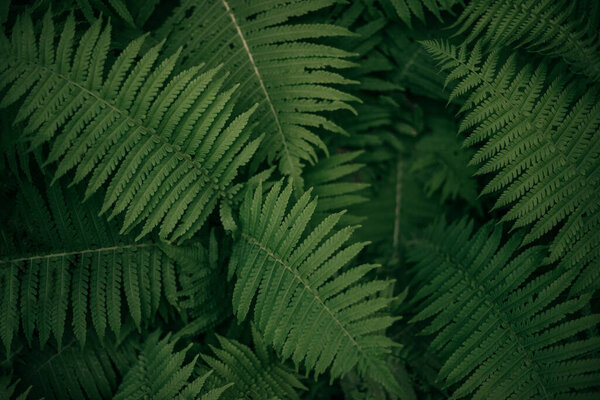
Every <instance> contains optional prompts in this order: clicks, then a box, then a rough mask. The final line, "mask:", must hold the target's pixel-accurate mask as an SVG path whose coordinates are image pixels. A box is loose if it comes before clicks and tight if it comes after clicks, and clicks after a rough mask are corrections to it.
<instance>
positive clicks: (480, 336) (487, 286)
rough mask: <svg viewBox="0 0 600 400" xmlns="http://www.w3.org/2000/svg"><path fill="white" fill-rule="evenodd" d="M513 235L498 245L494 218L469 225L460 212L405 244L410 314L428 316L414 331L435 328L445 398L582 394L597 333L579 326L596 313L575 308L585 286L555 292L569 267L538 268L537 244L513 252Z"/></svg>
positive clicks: (598, 370) (590, 384) (593, 367)
mask: <svg viewBox="0 0 600 400" xmlns="http://www.w3.org/2000/svg"><path fill="white" fill-rule="evenodd" d="M521 236H522V235H519V234H514V235H512V236H511V237H510V238H509V239H508V240H507V241H506V243H505V244H504V245H501V242H502V229H501V228H500V227H499V226H498V225H496V226H495V227H494V224H493V223H489V224H487V225H485V226H484V227H483V228H481V229H480V230H479V231H476V232H473V224H472V223H468V222H467V221H466V220H462V221H461V222H459V223H455V224H452V225H449V226H446V224H445V223H444V222H443V221H442V222H440V223H438V224H436V225H434V226H432V227H431V228H430V229H428V230H427V231H426V233H425V235H424V236H423V237H422V238H419V239H417V240H415V241H414V242H413V246H412V248H411V250H410V258H411V259H412V260H413V261H414V262H415V263H416V266H415V267H414V272H415V277H416V283H417V288H418V291H417V292H416V294H415V296H414V300H415V302H419V307H418V309H419V313H418V314H417V315H416V316H415V317H414V318H413V320H412V322H418V321H424V320H427V321H429V322H428V325H427V327H426V328H425V329H424V333H427V334H435V338H434V339H433V341H432V343H431V351H433V352H435V353H436V354H438V355H439V356H440V357H441V359H442V360H443V361H444V364H443V366H442V367H441V369H440V372H439V375H440V377H441V378H442V379H444V381H445V383H446V385H447V386H452V387H455V388H456V389H455V390H454V393H453V396H452V398H463V397H467V396H470V395H472V397H470V398H472V399H474V400H478V399H514V398H518V399H523V400H526V399H556V398H592V397H593V396H594V394H592V393H591V392H589V391H588V390H593V391H594V393H595V394H596V395H597V394H598V390H599V387H598V382H599V381H598V377H599V376H600V362H599V361H600V360H598V359H597V358H594V357H595V356H596V355H597V353H598V350H600V337H598V336H592V337H589V336H588V335H587V334H585V333H586V332H588V331H589V330H590V329H591V328H594V327H595V326H597V324H598V323H600V315H597V314H595V315H594V314H593V315H585V316H581V314H579V311H581V310H582V308H584V307H585V306H586V304H588V303H589V300H590V296H589V295H584V296H580V297H575V298H572V299H569V300H564V298H563V297H561V296H560V295H561V294H562V293H564V292H565V290H566V289H567V287H568V286H569V284H570V283H571V281H572V279H573V277H574V275H575V274H574V273H573V271H567V272H566V273H564V274H563V275H559V274H557V273H556V271H550V272H545V273H544V272H542V271H541V270H540V268H539V267H540V265H541V261H542V259H543V257H544V255H545V249H544V248H542V247H532V248H528V249H526V250H524V251H521V252H519V251H518V249H519V244H520V240H521ZM582 334H583V335H582ZM578 396H581V397H578ZM586 396H591V397H586Z"/></svg>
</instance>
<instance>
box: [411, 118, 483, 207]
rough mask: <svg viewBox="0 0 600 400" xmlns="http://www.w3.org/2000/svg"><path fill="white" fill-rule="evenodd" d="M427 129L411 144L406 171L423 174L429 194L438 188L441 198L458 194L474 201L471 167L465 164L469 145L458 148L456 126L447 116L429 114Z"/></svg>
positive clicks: (446, 198)
mask: <svg viewBox="0 0 600 400" xmlns="http://www.w3.org/2000/svg"><path fill="white" fill-rule="evenodd" d="M428 122H429V124H430V125H431V132H430V133H429V134H426V135H423V137H421V138H420V139H419V140H418V142H417V143H416V144H415V155H414V160H413V161H412V162H411V163H410V171H411V172H418V173H421V174H423V175H424V176H425V178H424V179H425V190H426V191H427V196H429V197H431V196H432V195H433V193H435V192H436V191H440V192H441V193H440V194H439V198H440V200H441V201H442V202H444V201H446V200H448V199H451V200H455V199H456V198H457V197H459V196H460V197H462V198H463V199H464V200H465V201H467V202H468V203H469V204H471V205H474V206H475V205H477V182H476V181H475V179H473V175H475V171H476V170H475V168H474V167H473V166H470V165H469V160H470V158H471V157H472V156H473V152H472V151H471V149H462V148H461V140H460V138H459V137H458V136H457V135H456V133H457V130H458V127H457V124H455V123H454V121H452V120H451V119H448V118H435V117H433V116H430V117H429V118H428Z"/></svg>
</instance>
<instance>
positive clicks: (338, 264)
mask: <svg viewBox="0 0 600 400" xmlns="http://www.w3.org/2000/svg"><path fill="white" fill-rule="evenodd" d="M281 187H282V182H281V181H280V182H278V183H276V184H275V185H274V186H273V188H272V189H271V190H270V191H269V193H268V194H267V196H266V197H265V199H264V201H263V197H262V196H263V193H262V188H261V186H260V185H259V186H258V188H257V189H256V190H254V191H248V192H247V195H246V199H245V200H244V203H243V204H242V207H241V210H240V220H241V228H240V230H241V232H240V235H239V236H240V237H239V239H238V240H237V242H236V245H235V247H234V250H233V254H232V258H231V264H230V269H231V271H232V272H235V274H236V276H237V281H236V284H235V288H234V291H233V308H234V312H235V314H236V316H237V317H238V318H239V319H241V320H244V319H245V318H246V316H247V314H248V312H249V309H250V304H251V302H252V300H253V298H255V297H256V304H255V306H254V310H253V314H254V321H255V322H256V324H257V327H258V329H259V330H260V332H261V333H262V334H263V335H264V337H265V341H267V342H270V343H272V344H273V346H274V347H275V349H277V351H278V352H280V353H281V355H282V357H283V358H284V359H287V358H290V357H291V358H292V360H293V361H294V362H295V363H296V364H299V363H301V362H303V361H304V363H305V365H306V367H307V368H308V369H310V370H314V371H315V373H316V374H317V375H318V374H321V373H323V372H325V371H326V369H327V368H330V369H331V371H330V373H331V375H332V376H333V377H338V376H341V375H344V374H345V373H347V372H348V371H349V370H350V369H352V368H353V367H354V366H357V368H358V370H359V371H361V372H365V373H367V374H369V375H370V376H372V377H373V378H374V379H376V380H378V381H380V382H382V383H383V384H385V385H386V386H387V387H388V388H390V389H392V390H396V391H398V390H399V388H398V387H397V386H398V385H397V383H396V382H395V381H394V378H393V377H392V376H391V374H390V373H389V371H388V370H387V367H386V366H385V364H382V359H385V354H387V353H389V349H390V347H391V346H392V345H393V342H391V341H390V340H389V339H388V338H386V337H385V336H383V335H381V331H382V330H384V329H386V328H387V327H389V326H390V325H391V324H392V323H393V321H394V318H393V317H391V316H389V315H379V311H382V310H384V309H385V307H386V306H387V305H388V304H389V303H390V301H391V300H392V299H391V298H389V297H386V296H376V294H377V293H379V292H381V291H383V290H384V289H386V287H388V286H389V285H390V282H387V281H377V280H375V281H371V282H369V283H360V280H361V278H362V277H363V276H365V275H366V274H367V273H368V272H369V271H371V270H372V269H373V268H375V267H377V266H376V265H369V264H364V265H361V266H358V267H354V268H351V269H348V270H346V271H343V273H341V272H342V269H343V268H344V266H345V265H346V264H347V263H348V262H349V261H350V260H351V259H352V258H353V257H355V256H356V255H357V254H358V253H359V252H360V250H362V248H363V247H364V246H365V244H366V243H354V244H350V245H349V246H347V247H342V246H344V243H346V242H347V241H348V239H349V238H350V235H351V234H352V231H353V230H354V229H353V228H352V227H347V228H343V229H341V230H339V231H337V232H336V231H333V229H334V227H335V225H336V224H337V222H338V221H339V219H340V217H341V214H340V213H337V214H332V215H330V216H329V217H328V218H326V219H324V220H323V221H322V222H321V223H319V224H318V225H317V227H316V228H315V229H314V230H313V231H311V232H310V233H307V234H305V235H304V237H303V233H304V231H305V230H306V227H307V226H308V224H309V221H310V218H311V216H312V214H313V212H314V210H315V208H316V206H317V202H316V201H315V200H312V201H311V200H310V192H306V193H305V194H304V195H302V197H300V199H299V200H298V202H297V203H296V204H295V205H294V206H293V207H292V208H291V210H290V212H289V213H288V214H286V208H287V203H288V201H289V198H290V196H291V194H292V186H291V184H288V185H287V186H286V187H285V188H284V189H282V188H281ZM338 272H339V273H340V274H339V276H336V273H338ZM296 310H304V311H303V312H297V311H296ZM323 337H325V338H327V339H326V340H323Z"/></svg>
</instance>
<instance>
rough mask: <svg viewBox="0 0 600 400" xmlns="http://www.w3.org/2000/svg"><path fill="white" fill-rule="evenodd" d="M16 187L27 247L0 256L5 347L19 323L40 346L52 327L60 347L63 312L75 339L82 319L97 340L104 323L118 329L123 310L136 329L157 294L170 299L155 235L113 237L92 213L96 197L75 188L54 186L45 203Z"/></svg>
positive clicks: (82, 331)
mask: <svg viewBox="0 0 600 400" xmlns="http://www.w3.org/2000/svg"><path fill="white" fill-rule="evenodd" d="M21 190H22V191H21V197H20V207H19V210H18V215H17V221H18V222H19V223H22V224H25V225H24V226H23V227H19V228H24V231H23V232H22V233H18V234H17V236H16V239H17V240H19V241H21V242H22V243H24V244H26V245H27V248H28V249H29V251H30V252H29V253H26V254H23V253H21V254H19V253H16V254H14V255H11V256H6V255H4V256H3V257H2V259H0V266H1V270H0V271H1V281H0V282H1V290H0V293H2V294H3V298H2V315H3V318H2V321H1V322H0V327H1V330H0V331H1V337H2V341H3V342H4V345H5V346H6V347H7V349H8V350H7V351H8V352H10V346H11V342H12V340H13V337H14V336H15V334H17V333H18V332H19V330H20V329H22V332H23V333H24V335H25V337H26V338H27V340H28V341H29V343H31V342H32V340H33V337H34V332H37V334H38V336H39V341H40V345H41V346H42V347H44V344H45V343H46V342H47V341H48V339H49V338H50V335H51V334H52V335H53V336H54V338H55V339H56V342H57V344H58V349H59V350H60V348H61V343H62V338H63V334H64V333H65V329H66V327H65V323H67V319H69V321H68V325H70V326H72V331H73V333H74V334H75V336H76V338H77V339H78V340H79V342H80V343H81V344H82V345H83V344H84V343H85V341H86V334H87V330H88V324H89V323H90V322H91V324H92V325H93V327H94V330H95V331H96V333H97V335H98V337H99V338H100V339H102V338H104V336H105V335H106V330H107V328H110V329H111V330H112V331H113V332H114V333H115V335H116V336H119V332H120V330H121V326H122V323H123V318H124V316H125V315H124V313H127V314H129V317H131V318H132V319H133V321H134V322H135V324H136V326H137V327H138V329H139V328H140V326H141V325H142V323H146V322H147V321H149V320H150V318H151V317H152V316H153V315H154V314H155V313H156V310H157V308H158V306H159V302H160V301H161V299H162V298H163V297H166V298H167V299H168V300H169V301H170V302H171V303H173V304H174V303H175V301H176V286H175V284H176V283H175V279H176V278H175V266H174V263H173V261H172V260H171V259H169V258H168V257H167V256H166V255H165V254H164V253H163V252H162V251H161V250H160V249H159V246H158V244H157V243H155V242H149V241H147V242H135V241H134V240H133V238H132V237H129V238H128V237H119V236H118V230H117V228H116V227H115V226H114V224H109V223H107V222H106V221H104V220H103V219H100V218H98V217H97V216H96V215H95V213H94V211H93V210H97V209H98V207H99V202H98V201H94V200H97V197H94V198H92V199H90V201H89V202H87V203H86V204H85V205H82V204H80V203H79V198H80V197H79V196H78V194H77V192H76V191H75V190H73V189H70V190H65V191H63V190H61V188H60V186H59V185H54V186H52V187H51V188H50V189H48V192H47V198H48V203H47V204H46V201H45V200H44V198H42V196H41V195H40V194H39V192H37V189H36V188H35V187H34V186H33V185H31V184H26V183H23V184H22V186H21ZM31 210H35V213H31ZM17 232H19V231H17ZM22 235H25V236H22ZM29 246H31V247H29ZM44 246H47V247H44ZM32 248H35V249H39V250H38V251H36V252H35V253H31V249H32ZM123 297H124V298H123ZM20 327H21V328H20Z"/></svg>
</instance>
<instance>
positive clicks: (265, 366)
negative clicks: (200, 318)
mask: <svg viewBox="0 0 600 400" xmlns="http://www.w3.org/2000/svg"><path fill="white" fill-rule="evenodd" d="M252 337H253V339H254V347H255V351H252V349H250V348H249V347H248V346H245V345H243V344H242V343H239V342H238V341H236V340H229V339H226V338H224V337H221V336H217V339H218V341H219V345H220V348H217V347H214V346H210V348H211V350H212V352H213V353H214V356H208V355H203V356H202V358H203V359H204V362H205V363H206V364H207V365H208V366H210V367H211V368H212V369H213V370H214V371H215V375H214V376H218V377H219V380H220V382H221V384H225V383H229V382H231V383H233V386H232V388H231V389H230V390H228V391H227V392H226V393H225V396H224V398H225V399H229V398H231V399H255V400H270V399H274V398H275V399H299V398H300V397H299V396H298V390H299V389H301V390H306V387H305V386H304V385H303V384H302V382H301V381H300V380H299V379H298V377H297V376H296V374H295V373H294V372H293V371H292V370H290V368H288V367H286V366H285V365H283V364H281V363H280V362H279V361H278V360H277V359H276V358H275V357H273V355H272V354H270V353H269V351H268V349H267V347H266V345H265V343H264V342H263V340H262V338H261V337H260V334H259V333H258V332H257V331H256V329H255V328H254V326H253V327H252Z"/></svg>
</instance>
